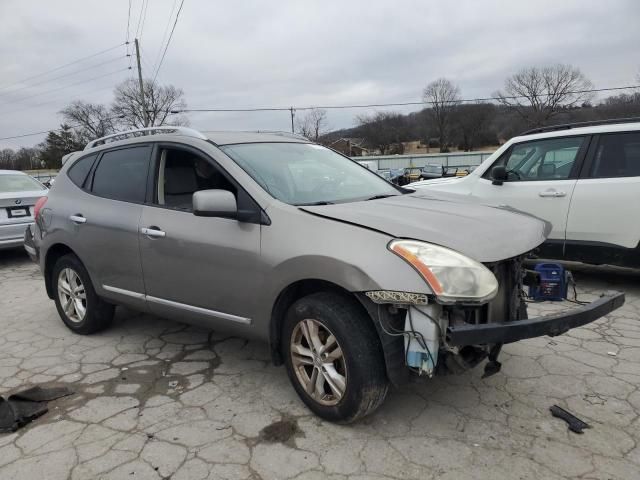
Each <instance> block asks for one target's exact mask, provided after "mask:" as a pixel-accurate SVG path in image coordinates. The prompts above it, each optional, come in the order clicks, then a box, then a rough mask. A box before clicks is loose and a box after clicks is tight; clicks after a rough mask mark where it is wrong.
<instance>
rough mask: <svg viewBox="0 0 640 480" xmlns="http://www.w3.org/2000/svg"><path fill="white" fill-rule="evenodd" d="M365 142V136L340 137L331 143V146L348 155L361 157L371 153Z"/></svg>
mask: <svg viewBox="0 0 640 480" xmlns="http://www.w3.org/2000/svg"><path fill="white" fill-rule="evenodd" d="M363 144H364V139H363V138H339V139H338V140H336V141H334V142H332V143H330V144H329V146H330V147H331V148H333V149H334V150H337V151H339V152H340V153H342V154H344V155H346V156H348V157H361V156H363V155H369V149H368V148H366V147H365V146H364V145H363Z"/></svg>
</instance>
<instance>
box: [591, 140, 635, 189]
mask: <svg viewBox="0 0 640 480" xmlns="http://www.w3.org/2000/svg"><path fill="white" fill-rule="evenodd" d="M591 176H592V177H594V178H612V177H638V176H640V132H634V133H613V134H607V135H602V136H600V141H599V142H598V148H597V149H596V153H595V155H594V157H593V165H592V167H591Z"/></svg>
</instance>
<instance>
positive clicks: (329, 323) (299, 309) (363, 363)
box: [281, 292, 388, 423]
mask: <svg viewBox="0 0 640 480" xmlns="http://www.w3.org/2000/svg"><path fill="white" fill-rule="evenodd" d="M281 348H282V352H283V353H284V355H285V363H286V367H287V373H288V375H289V379H290V380H291V383H293V386H294V388H295V390H296V392H297V393H298V395H299V396H300V398H301V399H302V401H303V402H304V403H305V404H306V405H307V406H308V407H309V409H310V410H312V411H313V412H314V413H315V414H316V415H318V416H319V417H321V418H323V419H325V420H329V421H332V422H341V423H349V422H353V421H355V420H357V419H359V418H361V417H364V416H365V415H368V414H369V413H371V412H373V411H374V410H375V409H376V408H378V406H380V404H382V402H383V401H384V398H385V396H386V394H387V390H388V381H387V377H386V369H385V364H384V355H383V352H382V346H381V344H380V339H379V338H378V335H377V333H376V331H375V328H374V326H373V325H372V323H371V319H370V318H369V317H368V315H367V314H366V312H365V311H364V310H363V309H362V308H361V307H360V306H359V305H358V304H357V302H356V301H355V300H354V299H352V298H349V297H347V296H345V295H340V294H336V293H331V292H320V293H315V294H312V295H309V296H307V297H304V298H301V299H300V300H298V301H297V302H296V303H294V304H293V305H292V306H291V308H290V309H289V311H288V312H287V316H286V318H285V321H284V325H283V332H282V345H281Z"/></svg>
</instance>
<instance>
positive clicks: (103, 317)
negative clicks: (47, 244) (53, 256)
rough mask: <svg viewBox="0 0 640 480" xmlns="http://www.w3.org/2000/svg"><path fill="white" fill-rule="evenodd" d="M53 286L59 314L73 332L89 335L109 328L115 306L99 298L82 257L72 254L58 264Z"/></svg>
mask: <svg viewBox="0 0 640 480" xmlns="http://www.w3.org/2000/svg"><path fill="white" fill-rule="evenodd" d="M51 285H53V288H54V299H55V302H56V308H57V309H58V314H59V315H60V318H61V319H62V321H63V322H64V324H65V325H66V326H67V327H68V328H69V329H70V330H72V331H73V332H75V333H79V334H81V335H88V334H90V333H95V332H98V331H100V330H103V329H105V328H107V327H108V326H109V324H110V323H111V320H112V319H113V312H114V309H115V307H114V306H113V305H111V304H109V303H107V302H105V301H104V300H102V299H101V298H100V297H98V295H97V294H96V291H95V290H94V288H93V284H92V283H91V278H90V277H89V274H88V272H87V270H86V268H84V265H83V264H82V262H81V261H80V259H79V258H78V257H76V256H75V255H73V254H68V255H64V256H62V257H60V258H59V259H58V260H57V261H56V263H55V265H54V266H53V270H52V272H51Z"/></svg>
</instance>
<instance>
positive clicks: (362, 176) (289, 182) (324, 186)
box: [221, 143, 401, 205]
mask: <svg viewBox="0 0 640 480" xmlns="http://www.w3.org/2000/svg"><path fill="white" fill-rule="evenodd" d="M221 148H222V150H223V151H224V152H225V153H226V154H227V155H229V156H230V157H231V158H232V159H233V160H234V161H235V162H236V163H237V164H238V165H240V166H241V167H242V168H243V169H244V170H245V171H246V172H247V173H248V174H249V175H250V176H251V177H252V178H253V179H254V180H255V181H256V182H257V183H258V184H260V186H261V187H262V188H264V189H265V190H266V191H267V192H269V193H270V194H271V195H272V196H273V197H275V198H277V199H278V200H281V201H283V202H286V203H289V204H291V205H321V204H329V203H341V202H351V201H358V200H366V199H370V198H373V197H376V198H379V197H385V196H392V195H400V194H401V190H399V189H397V188H395V187H394V186H393V185H391V184H389V183H388V182H386V181H385V180H384V179H383V178H381V177H380V176H378V175H376V174H375V173H373V172H371V171H370V170H368V169H366V168H364V167H362V166H360V165H358V164H357V163H356V162H354V161H351V160H349V159H348V158H345V157H343V156H342V155H339V154H337V153H335V152H334V151H332V150H330V149H328V148H325V147H322V146H320V145H314V144H309V143H248V144H239V145H227V146H223V147H221Z"/></svg>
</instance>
